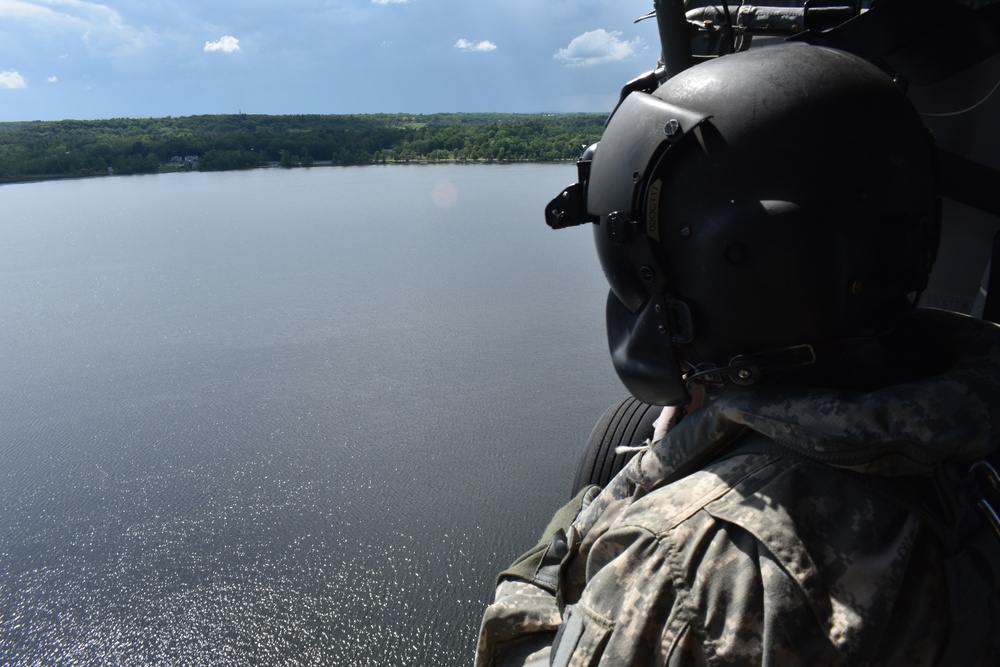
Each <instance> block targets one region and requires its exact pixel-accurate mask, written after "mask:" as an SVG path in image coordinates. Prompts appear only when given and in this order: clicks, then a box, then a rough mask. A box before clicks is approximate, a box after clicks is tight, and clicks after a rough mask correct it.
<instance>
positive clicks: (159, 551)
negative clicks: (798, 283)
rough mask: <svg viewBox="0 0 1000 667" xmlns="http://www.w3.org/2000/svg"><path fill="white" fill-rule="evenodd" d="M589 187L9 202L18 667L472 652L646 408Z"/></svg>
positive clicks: (367, 174)
mask: <svg viewBox="0 0 1000 667" xmlns="http://www.w3.org/2000/svg"><path fill="white" fill-rule="evenodd" d="M573 180H575V169H574V168H573V167H572V166H568V165H562V166H551V165H548V166H545V165H511V166H454V165H449V166H408V167H393V166H390V167H364V168H346V169H344V168H315V169H311V170H295V171H284V170H277V169H271V170H261V171H253V172H242V173H218V174H200V173H190V174H174V175H159V176H148V177H120V178H103V179H92V180H81V181H65V182H51V183H39V184H28V185H11V186H3V187H0V531H2V532H0V664H3V665H25V666H27V665H227V666H228V665H264V664H266V665H357V666H362V665H460V664H469V663H470V662H471V657H472V653H473V648H474V644H475V638H476V633H477V631H478V624H479V619H480V615H481V613H482V610H483V607H484V606H485V604H486V603H487V601H488V600H489V598H490V596H491V594H492V584H493V578H494V576H495V574H496V572H497V571H499V570H500V569H501V568H502V567H503V566H505V565H506V564H508V563H509V562H510V561H511V560H512V559H513V558H514V557H515V556H516V555H517V554H518V553H520V552H522V551H524V550H525V549H527V548H528V547H530V546H531V545H532V544H533V543H534V541H535V539H536V537H537V534H538V532H539V531H540V530H541V528H542V527H543V526H544V524H545V522H546V521H547V520H548V518H549V516H550V514H551V513H552V511H553V510H554V509H555V508H556V507H557V506H558V505H560V504H561V503H562V502H564V501H565V499H566V498H567V496H568V494H569V490H570V484H571V481H572V476H573V473H574V471H575V466H576V462H577V458H578V456H579V452H580V450H581V448H582V446H583V444H584V442H585V441H586V438H587V435H588V434H589V432H590V429H591V428H592V426H593V424H594V423H595V421H596V420H597V419H598V417H599V416H600V414H601V413H602V412H603V411H604V409H605V408H606V407H607V406H608V405H610V404H611V403H612V402H613V401H614V400H616V399H618V398H620V397H621V396H623V395H624V394H625V390H624V389H622V388H621V387H620V385H619V384H618V382H617V379H616V378H615V377H614V372H613V370H612V369H611V364H610V360H609V358H608V354H607V350H606V347H605V345H606V344H605V339H604V331H603V303H604V298H605V294H606V284H605V282H604V279H603V277H602V276H601V273H600V269H599V267H598V264H597V261H596V259H595V256H594V250H593V247H592V242H591V238H590V232H589V231H588V230H585V229H576V230H566V231H562V232H553V231H551V230H549V229H548V228H546V226H545V224H544V222H543V219H542V211H543V208H544V205H545V203H546V202H547V201H548V200H549V199H550V198H551V197H552V196H554V195H555V194H557V193H558V191H559V189H560V188H561V187H563V186H565V185H566V184H568V183H570V182H572V181H573Z"/></svg>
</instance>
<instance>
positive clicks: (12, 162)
mask: <svg viewBox="0 0 1000 667" xmlns="http://www.w3.org/2000/svg"><path fill="white" fill-rule="evenodd" d="M604 120H605V116H604V115H603V114H559V115H556V114H544V115H543V114H481V113H480V114H472V113H450V114H433V115H426V116H423V115H419V116H413V115H404V114H367V115H299V116H253V115H246V114H237V115H213V116H188V117H184V118H146V119H127V118H112V119H106V120H95V121H75V120H66V121H57V122H31V123H0V182H13V181H23V180H32V179H37V178H58V177H69V176H91V175H102V174H107V173H115V174H132V173H155V172H157V171H159V170H160V169H161V165H167V164H169V163H171V161H173V163H174V164H178V163H184V161H185V160H186V159H187V158H194V157H197V158H199V160H198V168H200V169H204V170H230V169H247V168H252V167H257V166H261V165H266V164H268V163H270V164H280V165H281V166H283V167H289V168H291V167H299V166H305V167H308V166H312V165H313V164H324V163H330V164H335V165H357V164H372V163H392V162H411V161H434V162H440V161H460V162H461V161H483V162H494V161H501V162H507V161H530V162H548V161H558V160H573V159H575V158H577V157H579V155H580V152H581V149H582V146H584V145H587V144H590V143H592V142H594V141H596V140H597V139H598V138H600V135H601V132H602V130H603V125H604ZM192 162H193V161H192V160H187V162H186V164H190V163H192ZM109 170H110V172H109Z"/></svg>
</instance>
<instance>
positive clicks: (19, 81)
mask: <svg viewBox="0 0 1000 667" xmlns="http://www.w3.org/2000/svg"><path fill="white" fill-rule="evenodd" d="M27 87H28V80H27V79H25V78H24V77H23V76H21V74H20V73H19V72H11V71H5V72H0V90H4V89H6V90H14V89H15V88H27Z"/></svg>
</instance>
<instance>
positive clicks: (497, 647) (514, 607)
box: [476, 580, 562, 667]
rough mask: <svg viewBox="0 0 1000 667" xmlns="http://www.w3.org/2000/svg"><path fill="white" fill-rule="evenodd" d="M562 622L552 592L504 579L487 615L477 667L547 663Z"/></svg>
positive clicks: (535, 666) (538, 666)
mask: <svg viewBox="0 0 1000 667" xmlns="http://www.w3.org/2000/svg"><path fill="white" fill-rule="evenodd" d="M561 623H562V616H561V615H560V613H559V607H558V606H557V605H556V599H555V596H554V595H553V594H552V593H550V592H548V591H547V590H545V589H543V588H540V587H538V586H535V585H533V584H530V583H527V582H524V581H519V580H506V581H502V582H501V583H500V585H499V586H497V590H496V597H495V598H494V601H493V604H491V605H490V606H489V607H487V609H486V613H485V614H484V615H483V623H482V626H481V627H480V630H479V645H478V647H477V649H476V667H515V666H516V667H541V666H542V665H546V666H547V665H548V664H549V647H550V646H551V644H552V641H553V639H554V638H555V636H556V632H557V631H558V629H559V626H560V624H561Z"/></svg>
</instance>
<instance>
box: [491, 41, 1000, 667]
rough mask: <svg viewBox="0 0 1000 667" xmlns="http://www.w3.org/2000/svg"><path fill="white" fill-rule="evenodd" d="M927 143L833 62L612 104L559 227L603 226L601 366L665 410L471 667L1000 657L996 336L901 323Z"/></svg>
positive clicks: (519, 569)
mask: <svg viewBox="0 0 1000 667" xmlns="http://www.w3.org/2000/svg"><path fill="white" fill-rule="evenodd" d="M935 154H936V153H935V149H934V146H933V142H932V139H931V137H930V135H929V133H928V132H927V131H926V129H925V128H924V126H923V125H922V123H921V122H920V119H919V117H918V115H917V114H916V112H915V111H914V109H913V107H912V106H911V104H910V103H909V101H908V100H907V98H906V96H905V94H904V93H903V92H902V91H901V90H900V89H899V88H898V87H897V86H896V85H895V84H894V83H893V82H892V81H891V80H890V79H889V78H888V77H887V76H885V75H884V74H883V73H882V72H881V71H880V70H878V69H876V68H875V67H873V66H871V65H870V64H868V63H867V62H865V61H862V60H861V59H859V58H856V57H854V56H851V55H848V54H846V53H843V52H840V51H836V50H832V49H827V48H824V47H818V46H808V45H804V44H798V45H781V46H771V47H765V48H761V49H757V50H750V51H747V52H744V53H738V54H735V55H730V56H724V57H721V58H718V59H715V60H711V61H708V62H705V63H703V64H699V65H696V66H694V67H692V68H690V69H688V70H685V71H684V72H682V73H680V74H678V75H676V76H674V77H673V78H671V79H669V80H668V81H667V82H666V83H665V84H663V85H662V86H661V87H659V88H657V89H656V90H655V92H653V93H652V94H646V93H642V92H634V93H632V94H631V95H629V96H628V97H626V98H625V99H624V101H623V103H622V104H621V105H620V106H619V108H618V109H617V110H616V112H615V113H614V115H613V116H612V118H611V120H610V121H609V124H608V127H607V129H606V131H605V134H604V137H603V139H602V141H601V143H600V144H599V145H597V146H596V148H592V149H591V150H590V151H588V154H587V155H585V157H584V162H583V164H582V165H581V183H579V184H577V185H576V186H571V187H570V188H568V189H567V190H566V192H565V193H564V195H563V196H561V197H559V198H557V199H556V200H554V203H553V205H552V206H554V210H551V211H550V213H549V216H550V218H551V219H553V220H558V219H560V218H561V217H564V216H567V215H573V214H575V215H578V216H579V217H582V218H583V219H585V220H586V219H587V218H588V217H592V221H594V222H596V223H597V224H595V225H594V233H595V242H596V244H597V249H598V256H599V258H600V261H601V264H602V266H603V269H604V272H605V275H606V276H607V279H608V281H609V283H610V287H611V293H610V295H609V298H608V304H607V325H608V337H609V342H610V347H611V355H612V360H613V363H614V365H615V368H616V370H617V372H618V374H619V377H620V378H621V379H622V381H623V383H624V384H625V386H626V387H627V388H628V389H629V390H630V391H631V393H632V394H633V395H634V396H636V397H637V398H639V399H640V400H642V401H645V402H647V403H651V404H655V405H666V406H671V407H670V408H669V410H672V411H673V412H674V415H675V416H674V419H672V420H671V426H670V428H669V430H668V431H667V434H666V436H665V437H664V438H663V439H661V440H659V441H658V442H654V443H652V444H651V445H648V446H646V447H644V448H642V450H641V451H640V452H639V453H638V454H637V455H636V456H635V457H634V458H632V460H631V461H630V462H629V463H628V465H627V466H626V467H625V469H624V470H622V471H621V472H620V473H619V474H618V475H617V476H616V477H615V478H614V479H613V480H612V481H611V482H610V483H608V485H607V486H606V487H605V488H603V489H600V488H598V487H589V488H587V489H585V490H584V491H582V492H581V493H580V494H579V495H578V496H577V497H576V498H575V499H574V501H573V502H571V503H570V504H569V505H567V506H566V507H565V508H563V509H562V510H561V511H560V512H559V513H558V514H557V515H556V517H555V518H554V519H553V520H552V522H551V523H550V525H549V527H548V529H547V530H546V532H545V534H544V536H543V538H542V540H541V541H540V542H539V544H538V546H537V547H536V548H535V549H533V550H532V551H529V552H528V553H527V554H525V555H524V556H522V557H521V558H520V559H519V560H518V561H516V562H515V563H514V564H513V565H512V566H511V567H510V568H509V569H508V570H506V571H505V572H504V573H502V574H501V576H500V578H499V582H498V587H497V591H496V597H495V601H494V602H493V604H492V605H491V606H490V607H489V608H488V609H487V610H486V613H485V616H484V619H483V624H482V629H481V634H480V639H479V646H478V650H477V660H476V664H477V665H479V666H481V667H490V666H498V667H499V666H506V665H549V664H551V665H557V666H562V665H703V664H727V665H744V664H746V665H756V664H772V665H890V664H891V665H896V664H900V665H902V664H907V665H930V664H945V665H979V664H998V662H1000V632H998V631H997V630H998V629H1000V594H998V588H997V586H998V582H1000V574H998V573H1000V523H998V522H997V518H996V513H995V511H994V508H1000V503H998V502H997V497H996V489H995V488H990V485H991V484H996V483H997V480H996V477H995V472H994V471H993V469H992V467H991V466H990V465H989V464H988V463H987V462H986V461H984V459H988V458H989V457H991V456H993V455H994V453H995V452H996V450H997V447H998V438H1000V328H998V327H996V326H994V325H992V324H989V323H986V322H983V321H980V320H977V319H973V318H970V317H966V316H962V315H958V314H954V313H949V312H945V311H935V310H928V309H918V308H916V307H915V304H916V301H917V298H918V297H919V294H920V292H921V291H922V290H923V289H924V288H925V287H926V284H927V278H928V274H929V272H930V269H931V266H932V264H933V261H934V257H935V254H936V250H937V243H938V236H939V226H940V224H939V202H938V198H937V195H936V191H937V189H936V181H935ZM559 202H563V203H564V204H565V208H560V206H563V205H564V204H563V203H559ZM574 202H576V203H575V204H574ZM584 202H585V203H584ZM574 211H575V213H574ZM581 211H582V212H581Z"/></svg>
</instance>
